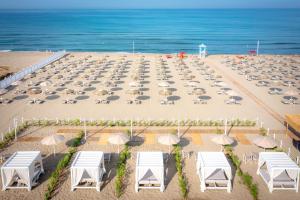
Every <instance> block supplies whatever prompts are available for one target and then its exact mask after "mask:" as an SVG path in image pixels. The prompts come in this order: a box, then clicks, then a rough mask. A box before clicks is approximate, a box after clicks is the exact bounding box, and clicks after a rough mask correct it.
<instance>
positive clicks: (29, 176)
mask: <svg viewBox="0 0 300 200" xmlns="http://www.w3.org/2000/svg"><path fill="white" fill-rule="evenodd" d="M42 173H44V168H43V162H42V156H41V153H40V152H39V151H17V152H15V153H14V154H13V155H12V156H11V157H10V158H9V159H8V160H7V161H6V162H5V163H4V164H3V165H2V167H1V177H2V187H3V190H6V189H14V188H21V189H22V188H23V189H24V188H25V189H28V191H30V190H31V188H32V187H33V186H35V185H36V184H37V180H38V179H39V177H40V175H41V174H42Z"/></svg>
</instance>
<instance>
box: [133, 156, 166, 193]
mask: <svg viewBox="0 0 300 200" xmlns="http://www.w3.org/2000/svg"><path fill="white" fill-rule="evenodd" d="M164 175H165V173H164V161H163V153H162V152H138V153H137V159H136V174H135V191H136V192H138V190H139V189H140V188H145V189H160V191H161V192H163V191H164V189H165V184H164Z"/></svg>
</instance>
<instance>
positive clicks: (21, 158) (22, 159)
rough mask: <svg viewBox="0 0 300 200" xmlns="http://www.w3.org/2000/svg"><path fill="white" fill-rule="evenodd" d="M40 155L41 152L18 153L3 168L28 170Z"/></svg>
mask: <svg viewBox="0 0 300 200" xmlns="http://www.w3.org/2000/svg"><path fill="white" fill-rule="evenodd" d="M39 155H40V152H39V151H17V152H15V153H14V154H13V155H12V156H11V157H10V158H9V159H8V160H7V161H6V162H5V163H4V164H3V166H2V168H28V167H29V166H30V165H31V164H32V163H33V162H34V161H35V160H36V159H37V158H38V157H39Z"/></svg>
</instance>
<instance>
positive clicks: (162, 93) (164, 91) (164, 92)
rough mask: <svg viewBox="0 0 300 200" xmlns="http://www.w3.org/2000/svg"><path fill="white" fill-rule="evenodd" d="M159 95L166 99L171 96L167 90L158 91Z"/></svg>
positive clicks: (170, 92)
mask: <svg viewBox="0 0 300 200" xmlns="http://www.w3.org/2000/svg"><path fill="white" fill-rule="evenodd" d="M159 94H160V95H162V96H165V97H167V96H170V95H171V94H172V91H171V90H170V89H168V88H165V89H163V90H160V91H159Z"/></svg>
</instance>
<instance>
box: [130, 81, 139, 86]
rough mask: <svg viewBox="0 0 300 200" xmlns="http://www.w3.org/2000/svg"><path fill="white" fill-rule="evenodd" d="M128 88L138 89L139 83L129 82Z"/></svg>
mask: <svg viewBox="0 0 300 200" xmlns="http://www.w3.org/2000/svg"><path fill="white" fill-rule="evenodd" d="M129 86H130V87H139V86H140V83H139V82H137V81H133V82H130V83H129Z"/></svg>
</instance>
